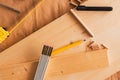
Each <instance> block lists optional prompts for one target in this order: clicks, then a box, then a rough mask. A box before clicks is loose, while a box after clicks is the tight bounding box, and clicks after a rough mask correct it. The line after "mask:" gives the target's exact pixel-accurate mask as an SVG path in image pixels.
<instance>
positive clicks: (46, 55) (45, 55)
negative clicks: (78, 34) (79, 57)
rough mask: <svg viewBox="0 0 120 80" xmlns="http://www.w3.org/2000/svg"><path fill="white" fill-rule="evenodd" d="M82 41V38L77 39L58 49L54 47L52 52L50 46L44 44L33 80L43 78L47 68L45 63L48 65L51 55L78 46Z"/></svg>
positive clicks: (41, 79)
mask: <svg viewBox="0 0 120 80" xmlns="http://www.w3.org/2000/svg"><path fill="white" fill-rule="evenodd" d="M84 41H85V40H84ZM82 43H83V40H79V41H76V42H73V43H71V44H69V45H66V46H64V47H61V48H59V49H56V50H54V51H53V52H52V50H53V48H52V47H49V46H46V45H44V47H43V51H42V56H41V58H40V60H39V63H38V67H37V70H36V74H35V77H34V80H43V79H44V75H45V71H46V69H47V65H48V62H49V59H50V56H51V55H55V54H58V53H60V52H63V51H65V50H68V49H70V48H73V47H75V46H78V45H80V44H82Z"/></svg>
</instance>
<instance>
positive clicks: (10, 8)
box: [0, 3, 20, 13]
mask: <svg viewBox="0 0 120 80" xmlns="http://www.w3.org/2000/svg"><path fill="white" fill-rule="evenodd" d="M0 6H2V7H4V8H6V9H8V10H11V11H14V12H16V13H20V11H18V10H16V9H14V8H12V7H9V6H7V5H4V4H1V3H0Z"/></svg>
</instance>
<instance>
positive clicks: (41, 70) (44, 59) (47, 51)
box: [34, 45, 53, 80]
mask: <svg viewBox="0 0 120 80" xmlns="http://www.w3.org/2000/svg"><path fill="white" fill-rule="evenodd" d="M52 50H53V47H50V46H46V45H44V47H43V51H42V56H41V58H40V60H39V64H38V67H37V71H36V74H35V78H34V80H43V79H44V75H45V71H46V68H47V65H48V62H49V59H50V56H51V53H52Z"/></svg>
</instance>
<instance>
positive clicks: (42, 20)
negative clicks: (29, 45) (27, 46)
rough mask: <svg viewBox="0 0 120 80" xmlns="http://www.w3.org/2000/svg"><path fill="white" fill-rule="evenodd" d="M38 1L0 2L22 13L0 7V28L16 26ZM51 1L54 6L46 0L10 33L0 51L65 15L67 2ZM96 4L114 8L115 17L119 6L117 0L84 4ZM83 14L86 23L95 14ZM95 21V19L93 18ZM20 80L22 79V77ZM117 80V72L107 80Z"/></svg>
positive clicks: (7, 0)
mask: <svg viewBox="0 0 120 80" xmlns="http://www.w3.org/2000/svg"><path fill="white" fill-rule="evenodd" d="M38 1H39V0H35V1H33V0H29V1H28V0H11V1H9V0H0V2H1V3H4V4H7V5H9V6H11V7H14V8H16V9H18V10H20V11H21V12H22V14H19V15H18V14H16V13H14V12H12V11H9V10H6V9H3V8H1V7H0V11H1V12H3V13H0V15H1V18H0V24H1V26H5V27H6V28H7V29H11V28H12V27H13V26H14V25H15V24H17V23H18V22H19V21H20V20H21V19H22V17H23V16H25V15H26V14H27V13H28V12H29V11H30V9H32V8H33V7H34V6H35V4H37V3H38ZM53 1H54V2H55V4H54V5H52V2H51V1H50V0H46V2H44V3H43V4H42V5H41V6H42V7H40V8H37V9H36V11H35V13H33V15H32V16H30V17H29V18H28V19H27V20H26V21H25V22H24V23H23V24H21V25H20V27H19V28H17V29H16V31H14V32H13V33H12V35H11V36H10V37H9V38H8V39H7V40H6V41H5V42H4V43H2V44H0V50H1V51H3V50H4V49H6V48H8V47H9V46H11V45H13V44H14V43H16V42H18V41H19V40H21V39H23V38H24V37H26V36H28V35H29V34H31V33H32V32H34V31H36V30H37V29H39V28H41V27H42V26H44V25H45V24H47V23H49V22H51V21H52V20H54V19H55V18H57V17H59V16H60V15H62V14H63V13H65V12H66V11H68V10H69V7H68V6H69V5H68V1H67V0H60V1H59V0H53ZM46 3H47V6H46ZM96 3H98V4H99V5H112V6H114V7H115V9H116V12H113V13H114V14H115V15H117V13H118V12H119V5H116V4H117V3H119V0H116V1H113V0H108V1H104V3H103V2H101V1H97V0H92V1H91V2H90V1H88V2H86V3H85V4H89V5H98V4H96ZM58 5H59V6H58ZM60 5H62V6H60ZM50 6H52V7H50ZM55 6H56V7H55ZM46 10H47V12H46ZM48 10H49V11H48ZM49 12H50V13H49ZM45 13H46V15H43V14H45ZM84 13H85V12H81V14H80V16H81V15H82V17H81V18H82V19H83V21H84V20H86V21H87V19H90V20H91V19H92V18H93V17H94V16H96V13H95V14H93V13H91V12H89V13H90V15H92V16H89V15H88V16H89V17H90V18H88V16H86V15H84ZM101 13H102V14H104V16H106V15H107V14H106V13H104V12H101ZM102 14H99V17H97V18H100V16H103V15H102ZM6 15H7V16H6ZM36 15H37V18H38V19H37V20H36ZM53 15H54V16H53ZM48 16H49V17H48ZM104 16H103V17H104ZM109 16H111V15H109ZM109 16H108V17H109ZM118 17H119V15H117V16H116V17H115V16H114V17H111V18H110V21H112V19H113V20H115V21H119V20H117V18H118ZM108 19H109V18H108ZM93 20H94V18H93ZM95 20H96V17H95ZM36 21H38V22H36ZM87 22H88V23H91V22H89V20H88V21H87ZM113 22H114V21H113ZM113 22H110V23H111V24H113ZM92 23H94V22H92ZM96 23H97V22H96ZM101 23H103V22H101ZM107 23H108V22H106V24H107ZM118 23H119V22H116V23H115V24H118ZM89 25H91V24H89ZM118 25H119V24H118ZM102 26H106V25H105V24H103V25H102ZM108 27H109V26H108ZM97 28H98V29H99V31H96V30H95V29H94V28H93V29H92V30H93V31H94V33H99V32H100V31H101V30H102V28H101V27H97ZM112 29H114V28H112ZM114 31H115V30H114ZM115 35H116V34H115ZM113 36H114V35H113ZM98 41H100V40H98ZM103 43H104V42H103ZM117 44H118V43H117ZM115 48H116V47H115ZM113 56H114V55H113ZM115 57H116V56H115ZM23 64H24V63H23ZM34 64H37V63H34ZM116 64H117V63H116ZM116 66H118V65H116ZM31 68H33V69H35V68H36V67H35V66H34V67H33V66H32V65H31ZM14 69H15V70H17V69H16V68H14ZM21 69H23V68H21ZM24 69H25V70H26V71H27V69H26V68H24ZM6 71H9V70H7V69H6ZM31 73H32V72H31ZM33 73H34V72H33ZM114 73H115V72H114ZM10 74H11V75H14V73H10ZM18 74H19V73H18ZM6 75H7V74H6ZM4 76H5V75H4ZM11 77H12V76H11ZM8 79H9V77H8V78H6V80H8ZM20 79H22V77H21V78H20ZM26 79H28V80H30V79H29V77H26ZM119 79H120V78H119V72H117V73H116V74H114V75H113V76H111V77H110V78H108V79H107V80H119ZM13 80H14V79H13Z"/></svg>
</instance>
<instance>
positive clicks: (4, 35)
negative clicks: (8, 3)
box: [0, 27, 9, 43]
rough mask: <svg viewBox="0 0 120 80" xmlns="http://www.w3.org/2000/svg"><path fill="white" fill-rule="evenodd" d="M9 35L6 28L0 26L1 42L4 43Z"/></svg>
mask: <svg viewBox="0 0 120 80" xmlns="http://www.w3.org/2000/svg"><path fill="white" fill-rule="evenodd" d="M8 36H9V32H8V31H7V30H6V29H5V28H3V27H0V43H2V41H4V40H5V39H6V38H7V37H8Z"/></svg>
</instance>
